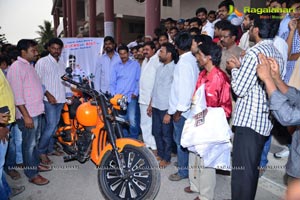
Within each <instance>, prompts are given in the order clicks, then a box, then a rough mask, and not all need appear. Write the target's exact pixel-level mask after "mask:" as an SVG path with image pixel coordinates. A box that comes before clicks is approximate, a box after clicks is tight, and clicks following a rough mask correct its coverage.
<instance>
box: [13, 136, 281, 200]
mask: <svg viewBox="0 0 300 200" xmlns="http://www.w3.org/2000/svg"><path fill="white" fill-rule="evenodd" d="M279 149H280V147H279V146H278V145H277V143H276V141H274V142H272V147H271V150H270V153H269V155H268V158H269V168H268V170H267V171H266V173H265V174H264V176H263V177H262V178H260V180H259V186H258V190H257V195H256V199H257V200H271V199H274V200H275V199H276V200H278V199H282V197H283V196H284V192H285V189H286V187H285V184H284V182H283V176H284V171H285V168H284V165H285V163H286V161H287V159H286V158H284V159H279V160H278V159H274V158H273V153H274V152H276V151H278V150H279ZM51 159H52V160H53V161H54V165H53V166H54V167H55V168H54V169H53V170H52V171H50V172H45V173H43V174H42V175H43V176H45V177H46V178H48V179H49V180H50V183H49V184H48V185H46V186H35V185H33V184H31V183H29V182H28V181H27V179H26V177H25V175H24V174H23V173H22V179H21V180H18V181H13V180H11V179H9V178H8V181H9V183H10V184H15V185H25V187H26V190H25V191H24V192H23V193H22V194H20V195H18V196H16V197H14V198H12V200H96V199H99V200H102V199H104V198H103V197H102V195H101V194H100V191H99V189H98V183H97V170H96V168H95V166H94V164H93V163H92V162H91V161H89V162H87V163H85V164H80V163H79V162H77V161H73V162H68V163H64V162H63V161H62V157H51ZM172 161H173V162H172V165H170V166H168V167H167V168H165V169H163V170H161V187H160V191H159V193H158V195H157V197H156V199H157V200H166V199H172V200H183V199H184V200H186V199H191V200H192V199H194V198H195V197H196V194H187V193H185V192H184V191H183V188H184V187H186V186H188V180H187V179H185V180H182V181H179V182H171V181H169V180H168V176H169V175H170V174H171V173H174V172H176V168H175V166H174V165H173V163H174V161H176V158H173V159H172ZM215 199H216V200H223V199H230V176H228V175H220V174H218V175H217V187H216V190H215Z"/></svg>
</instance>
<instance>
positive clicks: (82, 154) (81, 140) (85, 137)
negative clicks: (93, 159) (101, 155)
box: [76, 130, 92, 162]
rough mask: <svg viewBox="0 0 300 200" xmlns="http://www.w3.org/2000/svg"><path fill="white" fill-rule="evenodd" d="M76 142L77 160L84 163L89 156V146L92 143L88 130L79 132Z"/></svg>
mask: <svg viewBox="0 0 300 200" xmlns="http://www.w3.org/2000/svg"><path fill="white" fill-rule="evenodd" d="M77 134H78V140H77V142H76V145H77V148H78V152H77V158H78V161H79V162H85V161H86V160H87V159H88V158H89V155H90V148H89V146H90V144H91V142H92V134H91V132H90V131H88V130H83V131H79V133H77Z"/></svg>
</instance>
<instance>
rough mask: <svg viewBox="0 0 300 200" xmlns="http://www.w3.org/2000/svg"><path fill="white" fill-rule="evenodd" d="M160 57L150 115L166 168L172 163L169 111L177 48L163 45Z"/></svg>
mask: <svg viewBox="0 0 300 200" xmlns="http://www.w3.org/2000/svg"><path fill="white" fill-rule="evenodd" d="M158 57H159V61H160V62H161V63H163V64H162V65H160V66H159V67H158V69H157V72H156V76H155V82H154V86H153V91H152V95H151V103H150V105H149V107H148V115H152V135H153V136H154V138H155V142H156V146H157V156H158V158H159V160H160V162H159V167H161V168H164V167H166V166H168V165H169V164H170V163H171V152H172V144H173V139H172V135H173V134H172V133H173V124H172V121H171V116H170V115H169V114H168V113H167V111H168V108H169V96H170V89H171V85H172V81H173V74H174V68H175V65H176V63H177V61H178V54H177V52H176V49H175V46H174V45H173V44H171V43H164V44H162V45H161V48H160V50H159V54H158Z"/></svg>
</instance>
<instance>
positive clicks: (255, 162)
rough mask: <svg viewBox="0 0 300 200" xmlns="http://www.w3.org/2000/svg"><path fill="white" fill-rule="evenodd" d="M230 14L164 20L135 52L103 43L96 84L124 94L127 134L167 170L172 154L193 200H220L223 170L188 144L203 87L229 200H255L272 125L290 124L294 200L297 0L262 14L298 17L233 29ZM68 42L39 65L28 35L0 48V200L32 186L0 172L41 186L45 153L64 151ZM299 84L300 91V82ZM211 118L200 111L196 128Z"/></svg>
mask: <svg viewBox="0 0 300 200" xmlns="http://www.w3.org/2000/svg"><path fill="white" fill-rule="evenodd" d="M231 6H234V2H233V1H231V0H224V1H222V2H220V3H219V5H218V9H217V12H216V11H209V12H208V11H207V10H206V8H204V7H201V8H198V9H197V10H196V12H195V16H194V17H192V18H190V19H179V20H177V21H176V20H173V19H172V18H167V19H165V20H163V21H162V22H163V27H162V28H157V29H156V30H155V36H156V37H154V38H152V37H151V36H144V37H143V36H141V35H139V36H138V37H137V39H136V40H135V41H133V42H130V43H129V44H128V45H126V44H119V45H117V44H116V43H115V40H114V38H113V37H111V36H106V37H105V38H104V44H103V50H104V51H103V52H104V53H103V54H102V55H101V56H99V57H98V58H96V59H97V62H96V66H95V69H96V71H95V74H94V75H95V79H94V83H93V85H94V87H95V89H96V90H98V91H102V92H108V93H110V94H111V95H115V94H123V95H125V96H126V97H127V98H128V108H127V111H126V112H123V113H120V116H121V117H123V118H124V119H126V120H128V121H129V122H130V125H129V127H124V131H123V132H124V136H125V137H130V138H134V139H142V140H143V142H144V143H145V145H146V146H147V147H148V148H149V149H151V150H152V152H153V154H154V155H155V156H156V158H157V161H158V162H159V167H160V168H165V167H168V166H169V165H170V164H171V157H172V156H175V154H177V163H176V165H177V168H178V171H177V172H176V173H174V174H170V176H169V180H170V181H180V180H182V179H186V178H188V179H189V183H190V184H189V186H187V187H185V188H183V191H184V192H187V193H197V197H196V198H195V200H197V199H201V200H203V199H214V190H215V186H216V170H215V169H214V168H211V167H206V166H204V160H203V157H201V156H200V155H199V154H197V152H193V151H190V150H188V149H187V148H183V147H182V145H181V137H182V133H183V129H184V125H185V122H186V120H187V119H188V118H189V117H190V112H191V105H192V100H193V97H194V96H195V95H196V91H197V89H198V88H200V87H204V93H205V101H206V105H207V107H213V108H223V111H224V113H225V116H226V117H225V118H226V120H227V122H228V123H229V124H230V125H231V126H232V130H233V133H234V137H233V148H232V167H231V194H232V195H231V196H232V199H233V200H239V199H243V200H247V199H249V200H253V199H255V195H256V189H257V184H258V179H259V177H260V176H261V175H262V174H263V172H264V171H265V170H266V166H267V163H268V160H267V154H268V152H269V149H270V145H271V136H270V135H271V133H272V131H273V130H274V126H273V124H274V123H277V124H281V126H283V127H289V128H284V129H286V130H289V131H290V132H291V134H292V140H291V144H290V146H291V148H290V150H289V151H290V155H289V158H288V163H287V167H286V173H287V175H288V177H289V182H288V184H289V185H291V188H290V190H288V191H287V194H286V199H289V198H292V197H291V196H292V195H294V193H293V192H292V191H293V190H295V189H294V188H295V187H298V186H299V178H300V170H299V169H300V168H299V166H300V157H299V154H300V152H299V137H300V136H299V134H300V131H299V129H297V126H299V125H300V104H299V102H300V101H299V97H300V91H299V90H297V89H296V88H294V87H289V86H288V85H289V84H291V83H290V78H291V76H292V75H293V71H294V69H295V68H296V67H297V62H296V61H297V60H298V59H299V55H300V49H299V47H300V44H299V42H300V40H299V31H300V11H299V10H300V1H299V0H289V1H285V0H268V1H267V2H266V6H267V7H287V8H293V9H294V10H293V12H291V13H286V14H281V13H277V14H276V13H264V14H262V15H258V14H252V13H245V14H244V16H243V17H242V18H239V19H240V23H238V24H237V21H238V20H231V19H232V18H230V17H229V16H230V15H231V14H232V13H230V7H231ZM273 15H276V16H277V15H278V16H280V17H272V16H273ZM63 46H64V44H63V42H62V41H61V40H60V39H59V38H52V39H50V40H49V42H48V46H47V54H45V55H44V56H43V57H40V58H39V53H38V50H37V43H36V42H35V41H34V40H30V39H21V40H20V41H19V42H18V44H17V45H16V46H14V45H9V44H6V45H3V46H2V48H1V55H0V67H1V69H2V70H0V92H1V99H0V178H1V180H0V199H8V198H9V197H12V196H13V195H17V194H19V193H21V192H22V191H24V189H25V188H24V186H16V185H12V186H9V185H8V184H7V181H6V178H5V174H4V171H5V173H6V174H7V175H8V176H10V177H11V178H12V179H13V180H17V179H19V178H20V177H21V176H20V172H19V170H17V169H22V170H24V174H25V175H26V176H27V177H28V180H29V182H31V183H33V184H36V185H46V184H48V183H49V180H48V179H47V178H45V177H43V176H41V175H40V172H44V171H50V170H51V165H52V164H53V162H52V160H51V157H50V156H61V155H63V152H62V151H61V149H60V148H59V146H58V145H57V144H56V142H55V139H54V137H53V136H54V134H55V131H56V128H57V125H58V122H59V120H60V113H61V111H62V108H63V105H64V103H65V101H66V97H67V96H68V94H67V91H68V89H67V87H69V86H66V85H65V84H64V83H63V81H62V80H61V79H60V77H61V76H62V75H63V74H64V73H65V68H66V64H65V63H64V62H63V61H62V59H60V56H61V53H62V49H63ZM69 59H76V58H75V56H74V57H70V58H69ZM82 74H84V73H81V72H80V73H79V76H83V75H82ZM298 76H299V74H298ZM81 78H84V77H81ZM298 80H299V79H298ZM296 85H297V86H298V89H299V88H300V83H296ZM293 86H295V83H293ZM206 112H207V110H204V111H201V112H200V113H198V114H197V117H199V116H200V122H201V123H205V115H206ZM198 120H199V119H198ZM214 123H218V121H215V122H214ZM276 127H277V126H276ZM290 127H295V128H290ZM202 134H205V133H202ZM278 155H279V154H278ZM278 155H277V157H280V156H278ZM191 166H196V170H195V169H194V168H193V169H191ZM245 183H247V184H245Z"/></svg>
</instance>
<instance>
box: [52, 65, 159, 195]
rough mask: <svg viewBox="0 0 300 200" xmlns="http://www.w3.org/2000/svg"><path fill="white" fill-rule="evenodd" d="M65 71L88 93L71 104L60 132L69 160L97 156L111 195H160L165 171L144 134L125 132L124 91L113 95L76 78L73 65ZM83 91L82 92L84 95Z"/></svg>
mask: <svg viewBox="0 0 300 200" xmlns="http://www.w3.org/2000/svg"><path fill="white" fill-rule="evenodd" d="M66 71H67V73H66V74H65V75H64V76H62V79H63V80H64V81H65V82H68V83H70V84H72V85H75V86H76V90H77V91H79V92H81V93H82V95H83V96H86V98H85V100H83V103H82V101H80V100H79V97H76V96H75V97H74V98H73V101H72V102H68V103H66V104H65V106H64V109H63V111H62V120H61V123H60V126H59V127H58V130H57V132H56V137H57V139H58V141H59V143H60V144H61V145H62V146H63V148H64V150H65V151H66V153H68V155H67V156H65V157H64V160H65V161H71V160H78V161H79V162H81V163H83V162H85V161H87V160H89V159H91V160H92V161H93V162H94V163H95V165H96V166H97V169H98V185H99V189H100V191H101V193H102V194H103V196H104V197H105V198H106V199H113V200H117V199H154V198H155V196H156V195H157V193H158V191H159V188H160V172H159V168H158V163H157V161H156V158H155V156H154V155H153V153H152V152H151V151H150V150H149V149H148V148H147V147H146V146H145V145H144V143H142V142H141V141H139V140H135V139H129V138H124V137H123V132H122V130H123V129H122V123H126V121H124V120H123V119H122V118H120V117H118V113H117V111H118V110H125V109H126V107H127V99H126V98H125V97H124V96H123V95H115V96H114V97H112V98H108V97H107V96H106V95H105V94H104V93H101V92H97V91H96V90H94V89H92V88H91V87H90V86H89V84H86V83H78V82H75V81H73V80H72V77H71V76H70V74H71V73H70V71H71V70H70V68H67V70H66ZM80 96H81V95H80Z"/></svg>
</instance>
